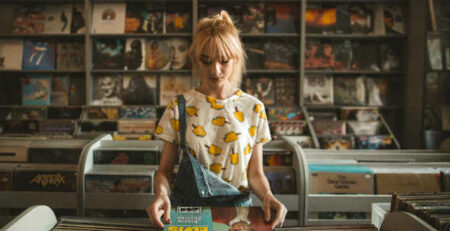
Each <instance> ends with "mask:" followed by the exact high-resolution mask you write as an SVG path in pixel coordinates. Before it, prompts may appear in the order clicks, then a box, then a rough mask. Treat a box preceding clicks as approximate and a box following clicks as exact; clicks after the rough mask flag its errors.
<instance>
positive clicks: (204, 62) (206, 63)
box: [200, 60, 211, 65]
mask: <svg viewBox="0 0 450 231" xmlns="http://www.w3.org/2000/svg"><path fill="white" fill-rule="evenodd" d="M200 62H202V63H203V64H204V65H209V64H211V61H208V60H200Z"/></svg>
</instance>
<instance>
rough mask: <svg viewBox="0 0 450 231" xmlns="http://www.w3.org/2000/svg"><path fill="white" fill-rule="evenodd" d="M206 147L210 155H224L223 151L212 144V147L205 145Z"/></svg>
mask: <svg viewBox="0 0 450 231" xmlns="http://www.w3.org/2000/svg"><path fill="white" fill-rule="evenodd" d="M205 147H206V148H208V153H209V154H211V155H214V156H218V155H220V153H222V149H221V148H219V147H217V146H216V145H214V144H211V146H208V145H206V144H205Z"/></svg>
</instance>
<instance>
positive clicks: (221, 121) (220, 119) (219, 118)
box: [211, 116, 229, 126]
mask: <svg viewBox="0 0 450 231" xmlns="http://www.w3.org/2000/svg"><path fill="white" fill-rule="evenodd" d="M211 122H212V124H214V125H217V126H223V125H225V124H229V122H228V121H226V120H225V117H223V116H217V117H215V118H214V119H213V120H212V121H211Z"/></svg>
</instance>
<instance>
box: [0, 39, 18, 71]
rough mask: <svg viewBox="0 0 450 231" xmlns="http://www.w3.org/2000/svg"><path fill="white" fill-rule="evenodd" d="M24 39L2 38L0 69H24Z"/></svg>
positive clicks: (0, 42)
mask: <svg viewBox="0 0 450 231" xmlns="http://www.w3.org/2000/svg"><path fill="white" fill-rule="evenodd" d="M22 54H23V40H22V39H1V40H0V69H10V70H20V69H22Z"/></svg>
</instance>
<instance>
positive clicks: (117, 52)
mask: <svg viewBox="0 0 450 231" xmlns="http://www.w3.org/2000/svg"><path fill="white" fill-rule="evenodd" d="M124 46H125V45H124V40H123V39H110V38H101V39H100V38H99V39H94V48H93V57H92V58H93V62H94V68H95V69H121V70H122V69H123V67H124V49H125V48H124Z"/></svg>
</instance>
